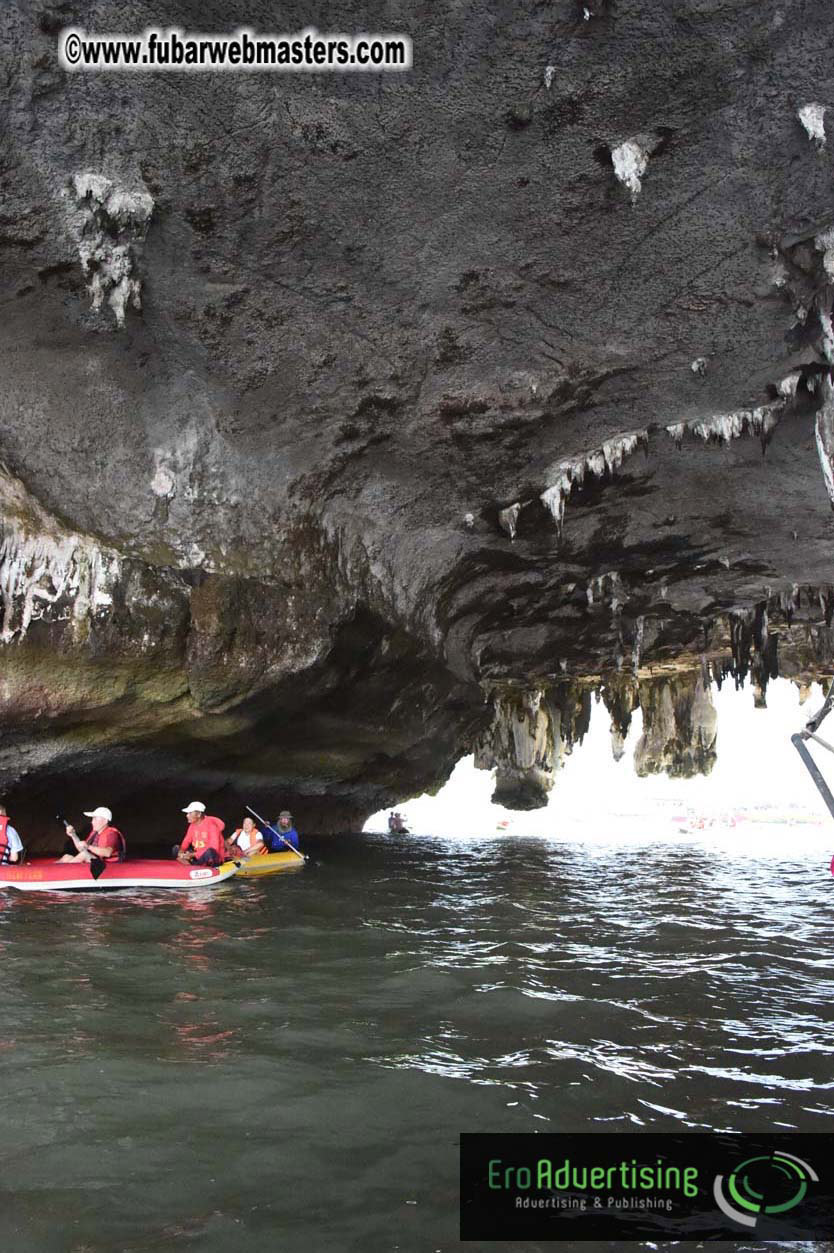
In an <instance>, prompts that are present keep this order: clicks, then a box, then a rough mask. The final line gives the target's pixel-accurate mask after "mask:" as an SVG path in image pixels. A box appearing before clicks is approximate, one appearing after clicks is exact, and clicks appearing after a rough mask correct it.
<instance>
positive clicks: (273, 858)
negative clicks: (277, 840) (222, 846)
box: [238, 853, 304, 877]
mask: <svg viewBox="0 0 834 1253" xmlns="http://www.w3.org/2000/svg"><path fill="white" fill-rule="evenodd" d="M239 864H240V869H239V870H238V874H239V875H245V876H247V877H248V876H252V875H262V874H277V873H278V871H279V870H298V869H300V867H302V866H303V865H304V859H303V857H296V855H295V853H260V854H259V855H258V856H256V857H249V858H245V859H243V860H242V861H241V862H240V863H239Z"/></svg>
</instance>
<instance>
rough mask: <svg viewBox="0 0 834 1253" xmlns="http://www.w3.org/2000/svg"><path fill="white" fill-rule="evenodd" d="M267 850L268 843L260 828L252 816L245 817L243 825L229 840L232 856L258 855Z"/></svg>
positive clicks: (229, 849)
mask: <svg viewBox="0 0 834 1253" xmlns="http://www.w3.org/2000/svg"><path fill="white" fill-rule="evenodd" d="M265 852H266V845H265V844H264V841H263V836H262V835H261V833H260V831H259V830H258V828H257V827H256V826H255V823H254V822H253V820H252V819H251V818H244V819H243V826H241V827H238V829H237V830H236V831H235V832H234V833H233V835H232V838H231V839H230V840H229V848H228V853H229V856H230V857H241V856H242V857H257V856H259V855H260V854H261V853H265Z"/></svg>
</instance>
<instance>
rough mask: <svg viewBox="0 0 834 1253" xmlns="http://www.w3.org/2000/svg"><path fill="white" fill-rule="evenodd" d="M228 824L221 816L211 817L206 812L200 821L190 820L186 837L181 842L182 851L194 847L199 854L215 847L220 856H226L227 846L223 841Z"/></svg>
mask: <svg viewBox="0 0 834 1253" xmlns="http://www.w3.org/2000/svg"><path fill="white" fill-rule="evenodd" d="M225 826H226V824H225V822H223V821H222V820H221V819H220V818H210V817H209V816H208V814H206V815H205V816H204V817H203V818H201V819H200V820H199V822H189V824H188V830H187V831H186V833H185V839H184V840H183V842H182V844H180V852H181V853H184V852H185V851H186V849H189V848H193V849H194V852H195V853H197V855H198V856H199V854H200V853H204V852H205V851H206V849H207V848H213V849H214V851H215V853H217V855H218V856H219V857H224V856H225V853H226V847H225V845H224V843H223V830H224V828H225Z"/></svg>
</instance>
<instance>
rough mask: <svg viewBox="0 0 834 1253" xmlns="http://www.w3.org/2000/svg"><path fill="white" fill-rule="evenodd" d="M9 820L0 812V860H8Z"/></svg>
mask: <svg viewBox="0 0 834 1253" xmlns="http://www.w3.org/2000/svg"><path fill="white" fill-rule="evenodd" d="M8 825H9V820H8V818H7V817H6V815H5V814H0V862H2V861H6V859H7V858H8V856H9V837H8V836H7V835H6V828H7V827H8Z"/></svg>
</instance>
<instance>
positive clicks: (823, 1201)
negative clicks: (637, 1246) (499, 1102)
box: [461, 1132, 834, 1240]
mask: <svg viewBox="0 0 834 1253" xmlns="http://www.w3.org/2000/svg"><path fill="white" fill-rule="evenodd" d="M827 1162H832V1163H834V1134H820V1135H802V1134H797V1133H775V1134H773V1135H768V1136H752V1135H748V1136H743V1135H731V1134H727V1133H720V1132H716V1133H712V1134H694V1133H693V1134H686V1135H680V1134H672V1135H656V1134H630V1133H617V1134H588V1133H585V1134H578V1135H567V1134H562V1135H548V1134H544V1135H542V1134H535V1135H532V1134H531V1135H482V1134H480V1135H466V1134H463V1135H461V1239H462V1240H502V1239H503V1240H519V1239H522V1240H523V1239H532V1240H651V1239H653V1238H655V1239H658V1238H659V1239H665V1240H700V1239H722V1240H744V1239H749V1236H750V1232H751V1230H752V1229H755V1231H756V1236H757V1238H761V1239H771V1240H778V1239H784V1240H789V1239H790V1240H809V1239H810V1240H813V1239H831V1238H832V1237H834V1189H832V1180H831V1177H830V1172H827V1171H824V1170H819V1172H818V1168H817V1166H815V1165H814V1164H812V1163H816V1164H819V1163H827ZM831 1173H834V1172H831Z"/></svg>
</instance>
